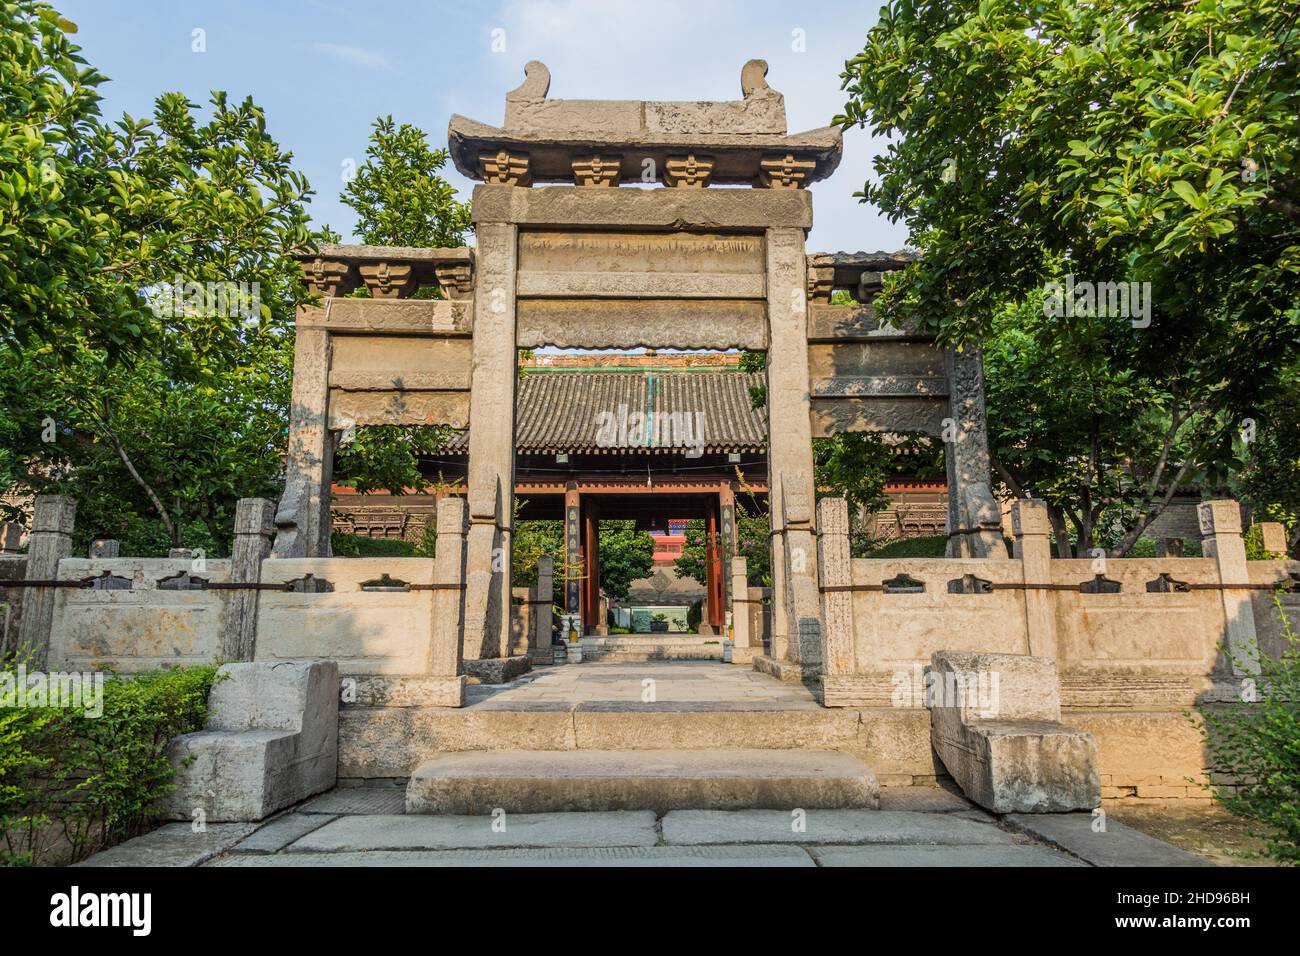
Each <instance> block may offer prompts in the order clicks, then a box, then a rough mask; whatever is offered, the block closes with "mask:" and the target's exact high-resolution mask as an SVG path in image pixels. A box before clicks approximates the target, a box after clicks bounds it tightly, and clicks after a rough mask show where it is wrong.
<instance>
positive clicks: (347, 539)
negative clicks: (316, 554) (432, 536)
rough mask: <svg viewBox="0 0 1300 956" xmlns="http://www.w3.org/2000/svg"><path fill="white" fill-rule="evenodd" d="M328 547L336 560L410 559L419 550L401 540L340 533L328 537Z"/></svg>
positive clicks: (336, 532) (408, 542)
mask: <svg viewBox="0 0 1300 956" xmlns="http://www.w3.org/2000/svg"><path fill="white" fill-rule="evenodd" d="M330 547H331V548H332V549H333V551H334V556H335V557H336V558H412V557H417V556H418V550H419V549H418V548H417V547H416V546H415V545H414V544H412V543H411V542H410V541H404V540H402V539H401V538H366V537H363V536H362V535H356V534H346V533H344V532H342V531H335V532H334V533H333V534H332V535H331V536H330Z"/></svg>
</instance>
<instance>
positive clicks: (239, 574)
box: [221, 498, 275, 661]
mask: <svg viewBox="0 0 1300 956" xmlns="http://www.w3.org/2000/svg"><path fill="white" fill-rule="evenodd" d="M274 535H275V505H273V504H272V503H271V502H269V501H267V500H266V499H265V498H240V499H239V501H238V503H237V504H236V505H235V540H234V542H233V544H232V545H231V547H230V581H231V583H232V584H235V583H238V584H256V583H257V582H259V581H261V580H262V562H263V561H264V560H266V559H267V558H269V557H270V556H271V545H272V539H273V537H274ZM257 598H258V592H257V591H256V590H254V589H249V590H242V589H241V590H232V591H230V592H229V596H228V599H227V602H226V619H225V623H224V628H223V631H222V638H221V657H222V659H223V660H226V661H251V660H252V659H253V658H254V656H255V653H256V650H257Z"/></svg>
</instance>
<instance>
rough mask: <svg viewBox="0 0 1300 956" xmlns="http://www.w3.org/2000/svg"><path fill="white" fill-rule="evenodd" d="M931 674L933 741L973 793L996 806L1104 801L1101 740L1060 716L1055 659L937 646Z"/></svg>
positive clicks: (1018, 809) (1059, 807)
mask: <svg viewBox="0 0 1300 956" xmlns="http://www.w3.org/2000/svg"><path fill="white" fill-rule="evenodd" d="M931 674H932V675H934V677H935V678H936V680H935V691H934V693H935V698H934V699H933V700H932V701H931V703H930V716H931V740H932V743H933V745H934V749H935V752H936V753H937V754H938V756H939V759H940V760H941V761H942V762H943V765H944V767H946V768H947V770H948V772H949V773H950V774H952V776H953V779H954V780H956V782H957V783H958V785H959V786H960V787H961V788H962V791H963V792H964V793H965V794H966V796H967V797H969V798H970V799H971V800H973V801H975V802H976V803H978V804H979V805H980V806H982V807H984V808H986V809H988V810H992V811H993V812H995V813H1040V812H1056V811H1064V810H1080V809H1083V810H1087V809H1091V808H1093V807H1095V806H1097V805H1098V803H1100V801H1101V780H1100V777H1099V775H1098V770H1097V746H1096V742H1095V741H1094V740H1093V738H1092V735H1091V734H1088V733H1085V732H1083V731H1080V730H1076V729H1074V728H1072V727H1067V726H1066V725H1065V724H1062V723H1061V722H1060V712H1061V710H1060V685H1059V682H1058V680H1057V675H1056V663H1055V661H1053V660H1051V659H1048V658H1035V657H1028V656H1023V655H1015V654H983V653H965V652H952V651H939V652H937V653H935V654H934V656H933V658H932V665H931ZM954 691H955V693H954Z"/></svg>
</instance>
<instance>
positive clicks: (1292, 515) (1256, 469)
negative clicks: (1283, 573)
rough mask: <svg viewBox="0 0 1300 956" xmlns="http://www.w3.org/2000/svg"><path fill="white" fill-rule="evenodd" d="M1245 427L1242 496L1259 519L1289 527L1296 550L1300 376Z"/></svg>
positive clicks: (1299, 492)
mask: <svg viewBox="0 0 1300 956" xmlns="http://www.w3.org/2000/svg"><path fill="white" fill-rule="evenodd" d="M1243 431H1244V433H1245V436H1246V437H1247V438H1249V440H1248V441H1245V446H1246V464H1245V467H1244V468H1243V469H1242V471H1241V473H1240V475H1239V476H1238V481H1239V490H1240V492H1241V496H1242V498H1243V499H1244V500H1245V501H1246V502H1247V503H1249V504H1250V506H1251V510H1252V511H1253V513H1254V516H1255V519H1256V520H1260V521H1280V522H1282V523H1283V524H1284V525H1286V526H1287V528H1288V529H1289V537H1288V546H1289V550H1290V551H1291V553H1293V554H1294V553H1295V552H1296V549H1297V548H1298V547H1300V374H1297V375H1293V376H1292V377H1291V379H1290V386H1289V387H1288V388H1287V389H1285V390H1284V391H1281V392H1280V393H1279V394H1278V395H1277V397H1276V398H1274V399H1273V400H1272V401H1270V402H1269V403H1268V404H1267V405H1264V406H1262V407H1261V408H1260V412H1259V419H1258V421H1249V422H1245V423H1243Z"/></svg>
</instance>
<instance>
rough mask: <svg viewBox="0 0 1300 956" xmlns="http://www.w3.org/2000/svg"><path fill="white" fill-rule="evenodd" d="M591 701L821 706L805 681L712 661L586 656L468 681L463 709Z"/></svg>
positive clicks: (780, 707)
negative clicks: (504, 677) (507, 677)
mask: <svg viewBox="0 0 1300 956" xmlns="http://www.w3.org/2000/svg"><path fill="white" fill-rule="evenodd" d="M647 681H649V683H647ZM590 705H606V706H610V707H619V708H623V707H628V708H635V707H640V706H645V707H648V708H653V707H662V706H665V705H671V706H673V707H675V708H676V709H683V708H700V709H716V710H729V709H736V710H739V709H743V710H821V705H820V704H818V702H817V699H816V697H814V696H813V693H812V691H810V690H809V689H808V688H807V687H805V686H804V685H803V684H799V683H792V682H789V681H780V680H777V679H776V678H775V677H771V676H769V675H767V674H760V673H758V672H757V671H754V670H752V669H750V668H747V667H735V666H734V665H731V664H721V663H717V662H711V661H656V662H654V663H651V664H645V663H615V662H593V663H585V662H584V663H582V664H574V665H566V664H558V665H553V666H551V667H542V668H538V669H536V670H534V671H530V672H529V673H527V674H525V675H524V676H523V677H520V678H519V679H518V680H515V681H512V682H511V683H509V684H501V685H485V684H480V685H471V686H470V688H469V707H468V708H467V709H470V710H474V709H477V710H529V709H541V710H546V709H550V710H571V709H572V708H573V707H575V706H590Z"/></svg>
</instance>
